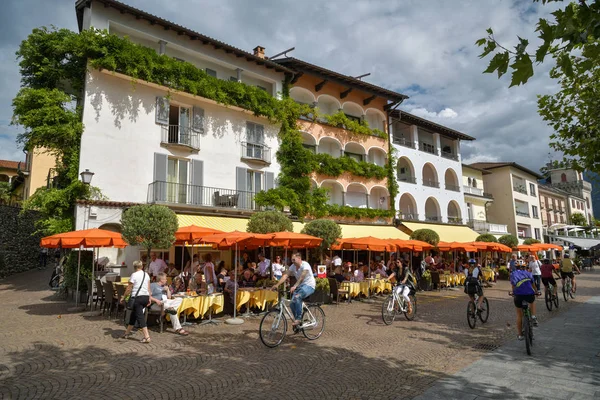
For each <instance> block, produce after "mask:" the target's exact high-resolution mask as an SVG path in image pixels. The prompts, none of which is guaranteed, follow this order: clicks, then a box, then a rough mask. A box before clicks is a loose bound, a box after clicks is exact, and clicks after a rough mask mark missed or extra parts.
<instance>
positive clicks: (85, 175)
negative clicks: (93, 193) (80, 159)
mask: <svg viewBox="0 0 600 400" xmlns="http://www.w3.org/2000/svg"><path fill="white" fill-rule="evenodd" d="M79 175H80V176H81V182H83V184H84V185H86V186H89V185H90V183H91V182H92V177H93V176H94V173H93V172H91V171H90V170H89V169H86V170H85V171H83V172H81V173H80V174H79ZM86 209H87V216H86V219H85V220H84V226H83V227H84V228H85V227H86V226H85V225H86V222H87V225H88V227H89V213H90V206H89V204H88V205H87V206H86ZM82 251H83V247H80V248H79V260H78V263H77V275H79V268H80V265H81V252H82ZM94 253H95V251H94ZM93 263H94V258H93V257H92V282H93V281H94V265H93ZM94 284H95V283H92V285H94ZM88 290H90V289H88ZM76 293H77V297H76V299H75V307H73V308H70V309H69V311H81V310H82V309H85V306H83V307H81V306H79V296H80V295H81V292H79V279H77V289H76ZM93 315H97V313H96V312H94V313H93ZM90 316H91V315H90Z"/></svg>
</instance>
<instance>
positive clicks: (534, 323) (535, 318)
mask: <svg viewBox="0 0 600 400" xmlns="http://www.w3.org/2000/svg"><path fill="white" fill-rule="evenodd" d="M532 319H533V326H538V325H539V324H538V320H537V317H536V316H535V315H534V316H533V317H532Z"/></svg>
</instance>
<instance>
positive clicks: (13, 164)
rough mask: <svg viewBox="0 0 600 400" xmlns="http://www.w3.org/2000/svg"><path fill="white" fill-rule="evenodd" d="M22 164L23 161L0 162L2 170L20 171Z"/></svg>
mask: <svg viewBox="0 0 600 400" xmlns="http://www.w3.org/2000/svg"><path fill="white" fill-rule="evenodd" d="M22 162H23V161H10V160H0V168H5V169H14V170H18V169H19V164H21V163H22Z"/></svg>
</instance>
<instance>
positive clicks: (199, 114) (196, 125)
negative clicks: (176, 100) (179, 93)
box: [192, 107, 204, 133]
mask: <svg viewBox="0 0 600 400" xmlns="http://www.w3.org/2000/svg"><path fill="white" fill-rule="evenodd" d="M192 130H193V131H194V132H198V133H204V109H202V108H200V107H194V116H193V119H192Z"/></svg>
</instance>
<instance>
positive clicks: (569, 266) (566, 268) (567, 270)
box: [560, 253, 581, 293]
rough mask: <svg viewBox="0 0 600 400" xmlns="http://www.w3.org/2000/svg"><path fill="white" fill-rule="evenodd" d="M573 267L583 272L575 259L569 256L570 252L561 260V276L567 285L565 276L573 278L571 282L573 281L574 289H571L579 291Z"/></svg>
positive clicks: (563, 282)
mask: <svg viewBox="0 0 600 400" xmlns="http://www.w3.org/2000/svg"><path fill="white" fill-rule="evenodd" d="M573 268H575V269H576V270H577V272H579V273H581V271H579V268H578V267H577V265H575V263H574V262H573V260H571V258H570V257H569V253H565V257H564V258H563V259H562V261H561V262H560V277H561V279H562V284H563V286H565V278H566V277H567V276H568V277H569V278H571V282H573V289H571V290H573V293H575V292H576V291H577V284H576V283H575V274H573Z"/></svg>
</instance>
